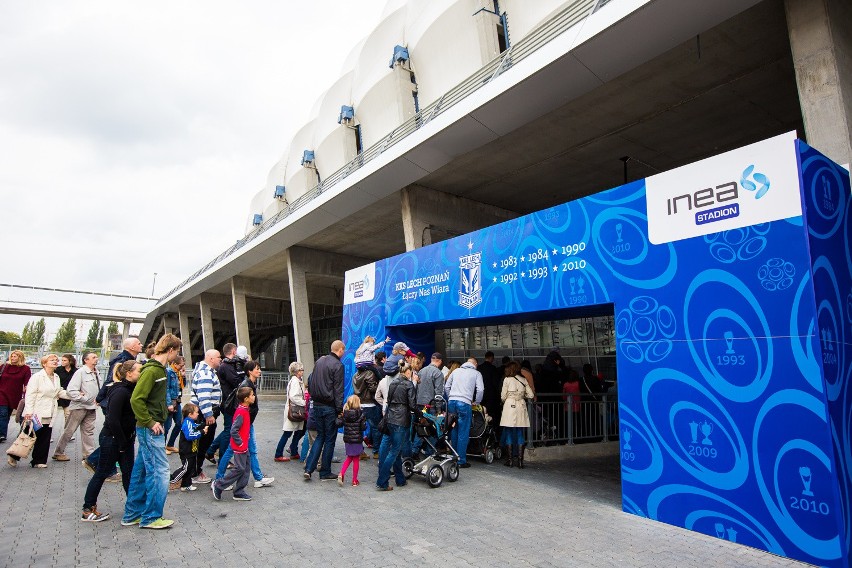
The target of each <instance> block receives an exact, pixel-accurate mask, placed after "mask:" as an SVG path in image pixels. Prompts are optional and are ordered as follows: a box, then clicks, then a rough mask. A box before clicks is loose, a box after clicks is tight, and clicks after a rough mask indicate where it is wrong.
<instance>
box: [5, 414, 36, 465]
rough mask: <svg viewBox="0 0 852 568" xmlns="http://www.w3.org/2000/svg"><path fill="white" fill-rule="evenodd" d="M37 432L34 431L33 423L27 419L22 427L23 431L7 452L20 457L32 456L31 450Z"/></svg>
mask: <svg viewBox="0 0 852 568" xmlns="http://www.w3.org/2000/svg"><path fill="white" fill-rule="evenodd" d="M35 440H36V437H35V432H33V424H32V422H30V421H29V420H27V421H26V422H25V423H24V425H23V426H22V427H21V432H20V434H18V437H17V438H15V441H14V442H12V445H11V446H9V449H8V450H6V453H7V454H8V455H10V456H15V457H18V458H20V459H26V458H28V457H29V456H30V452H31V451H32V449H33V445H35Z"/></svg>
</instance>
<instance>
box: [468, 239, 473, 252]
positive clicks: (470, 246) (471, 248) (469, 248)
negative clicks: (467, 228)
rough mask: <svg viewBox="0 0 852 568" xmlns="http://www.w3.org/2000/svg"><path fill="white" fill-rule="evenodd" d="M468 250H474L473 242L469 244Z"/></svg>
mask: <svg viewBox="0 0 852 568" xmlns="http://www.w3.org/2000/svg"><path fill="white" fill-rule="evenodd" d="M467 250H473V241H472V240H470V241H468V242H467Z"/></svg>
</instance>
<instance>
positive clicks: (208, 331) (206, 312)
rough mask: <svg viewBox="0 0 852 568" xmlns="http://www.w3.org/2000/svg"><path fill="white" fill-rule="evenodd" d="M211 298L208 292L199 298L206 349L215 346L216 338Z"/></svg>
mask: <svg viewBox="0 0 852 568" xmlns="http://www.w3.org/2000/svg"><path fill="white" fill-rule="evenodd" d="M210 303H211V299H210V298H208V297H207V295H206V294H201V296H200V298H199V308H200V312H201V337H202V343H203V346H204V351H207V350H208V349H214V348H215V342H216V340H215V338H214V336H213V314H212V312H211V311H210Z"/></svg>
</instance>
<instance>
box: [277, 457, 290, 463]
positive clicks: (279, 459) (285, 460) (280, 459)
mask: <svg viewBox="0 0 852 568" xmlns="http://www.w3.org/2000/svg"><path fill="white" fill-rule="evenodd" d="M275 461H277V462H288V461H290V458H287V457H283V456H282V457H280V458H275Z"/></svg>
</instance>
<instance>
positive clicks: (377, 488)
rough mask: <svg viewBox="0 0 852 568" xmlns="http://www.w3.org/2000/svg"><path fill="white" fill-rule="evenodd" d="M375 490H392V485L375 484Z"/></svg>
mask: <svg viewBox="0 0 852 568" xmlns="http://www.w3.org/2000/svg"><path fill="white" fill-rule="evenodd" d="M376 491H393V486H391V485H388V486H387V487H380V486H378V485H376Z"/></svg>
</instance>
